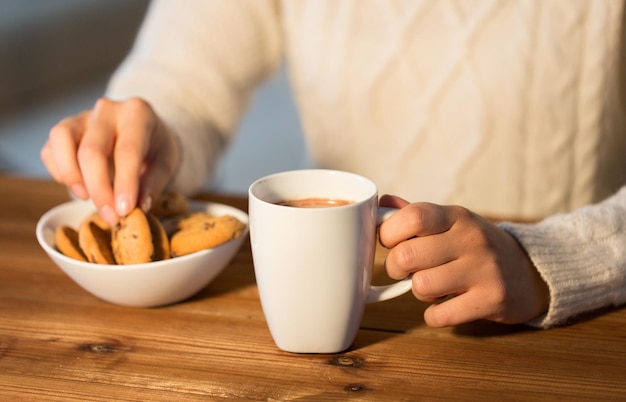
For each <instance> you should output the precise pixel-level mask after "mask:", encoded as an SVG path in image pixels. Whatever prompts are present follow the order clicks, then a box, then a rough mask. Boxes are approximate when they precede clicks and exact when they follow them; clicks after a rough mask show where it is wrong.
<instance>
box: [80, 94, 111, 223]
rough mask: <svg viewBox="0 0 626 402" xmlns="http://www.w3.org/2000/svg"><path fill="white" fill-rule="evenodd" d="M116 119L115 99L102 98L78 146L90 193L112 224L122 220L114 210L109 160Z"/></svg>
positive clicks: (103, 214) (105, 217)
mask: <svg viewBox="0 0 626 402" xmlns="http://www.w3.org/2000/svg"><path fill="white" fill-rule="evenodd" d="M115 118H116V117H115V107H114V105H113V102H111V101H108V100H106V99H100V100H98V102H96V105H95V107H94V109H93V111H92V112H91V114H90V117H89V120H88V125H87V127H86V130H85V134H84V136H83V138H82V140H81V142H80V144H79V147H78V163H79V165H80V168H81V171H82V173H83V177H85V185H86V187H87V192H88V193H89V196H90V198H91V200H92V201H93V203H94V204H95V205H96V207H97V208H98V210H99V212H100V215H101V216H102V217H103V218H104V219H105V220H107V221H108V222H109V223H115V222H117V220H118V219H119V218H118V216H117V214H116V213H115V210H114V201H113V198H114V197H113V184H112V174H113V172H112V170H113V166H112V164H111V163H110V162H109V161H110V157H111V155H112V154H113V148H114V145H115V143H116V138H115V137H116V134H117V132H116V128H115Z"/></svg>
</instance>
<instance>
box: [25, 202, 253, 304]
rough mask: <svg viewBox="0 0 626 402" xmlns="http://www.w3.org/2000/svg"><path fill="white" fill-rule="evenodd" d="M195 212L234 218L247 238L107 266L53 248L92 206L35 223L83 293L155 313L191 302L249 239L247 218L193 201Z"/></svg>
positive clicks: (79, 205) (59, 209)
mask: <svg viewBox="0 0 626 402" xmlns="http://www.w3.org/2000/svg"><path fill="white" fill-rule="evenodd" d="M189 207H190V210H191V211H207V212H210V213H212V214H215V215H225V214H230V215H233V216H234V217H236V218H237V219H239V220H240V221H241V222H243V223H245V224H246V229H245V231H244V233H243V234H242V235H241V236H239V237H237V238H236V239H233V240H231V241H229V242H227V243H224V244H222V245H220V246H218V247H215V248H212V249H208V250H202V251H198V252H196V253H193V254H188V255H184V256H181V257H176V258H170V259H168V260H163V261H155V262H150V263H145V264H134V265H105V264H93V263H89V262H83V261H78V260H75V259H73V258H69V257H66V256H65V255H63V254H61V253H60V252H59V251H57V250H56V248H55V246H54V231H55V230H56V228H57V227H58V226H60V225H69V226H71V227H73V228H76V229H77V228H78V225H79V223H80V222H81V221H82V220H83V219H85V218H86V217H87V216H88V215H90V214H91V213H93V212H94V211H95V208H94V206H93V204H92V203H91V202H86V201H71V202H67V203H65V204H61V205H58V206H56V207H54V208H52V209H51V210H50V211H48V212H46V213H45V214H44V215H43V216H42V217H41V218H40V219H39V222H37V229H36V234H37V241H38V242H39V244H40V245H41V247H42V248H43V249H44V250H45V252H46V253H47V254H48V255H49V256H50V258H51V259H52V260H53V261H54V262H55V263H56V264H57V265H58V266H59V268H61V270H63V272H65V273H66V274H67V275H68V276H69V277H70V278H72V279H73V280H74V281H75V282H76V283H77V284H78V285H80V286H81V287H82V288H83V289H85V290H86V291H88V292H89V293H91V294H93V295H94V296H96V297H98V298H100V299H102V300H105V301H107V302H110V303H113V304H119V305H122V306H131V307H155V306H161V305H166V304H171V303H175V302H178V301H181V300H184V299H186V298H188V297H191V296H193V295H194V294H195V293H197V292H198V291H200V290H201V289H202V288H204V287H205V286H207V285H208V284H209V283H210V282H211V281H212V280H213V279H214V278H215V277H216V276H217V275H218V274H219V273H220V272H222V270H223V269H224V268H225V267H226V266H227V265H228V263H229V262H230V260H231V259H232V258H233V257H234V256H235V254H236V253H237V250H239V248H240V247H241V245H242V243H243V241H244V239H245V237H246V236H247V234H248V215H247V214H246V213H245V212H243V211H241V210H239V209H237V208H234V207H231V206H228V205H223V204H217V203H207V202H200V201H190V202H189Z"/></svg>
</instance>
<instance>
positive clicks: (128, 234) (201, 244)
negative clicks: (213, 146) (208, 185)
mask: <svg viewBox="0 0 626 402" xmlns="http://www.w3.org/2000/svg"><path fill="white" fill-rule="evenodd" d="M245 228H246V225H245V224H244V223H242V222H240V221H239V220H238V219H237V218H235V217H233V216H230V215H224V216H213V215H211V214H209V213H207V212H194V213H190V212H189V205H188V202H187V199H186V198H185V197H184V196H182V195H181V194H179V193H176V192H169V193H166V194H163V195H162V196H161V197H160V198H159V199H157V200H156V202H155V203H154V204H153V206H152V208H151V209H150V211H148V212H147V213H144V212H143V211H142V210H141V209H139V208H136V209H134V210H133V211H132V212H131V213H130V214H128V215H127V216H125V217H124V218H122V219H121V220H120V222H119V223H118V224H117V225H115V226H114V227H110V226H109V225H108V224H107V223H106V222H105V221H104V220H103V219H102V218H101V217H100V216H99V215H98V214H97V213H94V214H92V215H90V216H89V217H87V218H86V219H85V220H83V221H82V222H81V224H80V225H79V227H78V229H74V228H72V227H69V226H60V227H58V228H57V230H56V232H55V244H56V248H57V249H58V250H59V251H60V252H61V253H63V254H64V255H66V256H68V257H71V258H74V259H77V260H81V261H87V262H92V263H96V264H120V265H128V264H141V263H146V262H152V261H159V260H165V259H168V258H171V257H179V256H182V255H186V254H190V253H193V252H196V251H200V250H203V249H208V248H212V247H216V246H219V245H220V244H223V243H225V242H227V241H229V240H232V239H234V238H236V237H238V236H240V235H241V234H242V233H243V232H244V230H245Z"/></svg>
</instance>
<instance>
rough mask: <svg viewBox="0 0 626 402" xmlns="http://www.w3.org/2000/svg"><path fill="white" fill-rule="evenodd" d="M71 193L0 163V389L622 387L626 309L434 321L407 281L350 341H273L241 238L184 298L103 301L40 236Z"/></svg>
mask: <svg viewBox="0 0 626 402" xmlns="http://www.w3.org/2000/svg"><path fill="white" fill-rule="evenodd" d="M68 198H69V197H68V195H67V192H66V191H65V189H64V188H62V187H61V186H59V185H57V184H54V183H52V182H47V181H37V180H30V179H23V178H10V177H2V176H0V399H1V400H16V401H18V400H63V401H67V400H81V401H83V400H96V401H99V400H102V401H112V400H124V401H131V400H132V401H134V400H137V401H154V400H167V401H174V400H185V401H187V400H223V399H233V400H255V401H283V400H285V401H286V400H311V401H318V400H329V401H330V400H332V401H336V400H342V399H350V400H385V401H402V400H439V399H464V400H485V399H489V400H491V399H503V398H505V399H513V400H542V401H547V400H555V399H566V400H572V399H580V400H611V399H614V400H617V399H626V309H613V310H609V311H605V312H603V313H602V314H596V315H594V316H590V317H586V318H585V319H584V320H580V321H579V322H577V323H575V324H572V325H570V326H567V327H562V328H557V329H553V330H532V329H529V328H527V327H524V326H505V325H497V324H493V323H488V322H477V323H472V324H467V325H462V326H458V327H455V328H448V329H431V328H428V327H427V326H426V325H425V324H424V322H423V319H422V312H423V310H424V308H425V307H426V305H425V304H424V303H421V302H419V301H417V300H415V299H414V298H413V297H412V295H411V294H407V295H405V296H403V297H400V298H398V299H395V300H392V301H388V302H383V303H379V304H375V305H369V306H368V307H367V309H366V312H365V316H364V318H363V322H362V327H361V330H360V332H359V333H358V335H357V339H356V342H355V344H354V346H353V347H352V348H351V349H350V350H349V351H347V352H345V353H341V354H335V355H295V354H290V353H286V352H282V351H280V350H278V349H277V348H276V346H275V345H274V343H273V342H272V339H271V337H270V334H269V332H268V329H267V327H266V324H265V320H264V317H263V313H262V311H261V306H260V303H259V298H258V293H257V289H256V287H255V280H254V274H253V268H252V259H251V255H250V246H249V244H248V243H246V244H245V245H244V247H243V248H242V249H241V251H240V252H239V253H238V254H237V256H236V257H235V259H234V260H233V261H232V263H231V264H230V265H229V266H228V268H227V269H226V270H225V271H224V272H223V273H222V274H220V276H219V277H218V278H217V279H216V280H215V281H214V282H213V283H211V284H210V285H209V286H208V287H207V288H205V289H204V290H203V291H201V292H200V293H199V294H198V295H196V296H195V297H193V298H192V299H190V300H187V301H185V302H182V303H179V304H176V305H172V306H168V307H162V308H154V309H139V308H125V307H119V306H115V305H111V304H108V303H106V302H103V301H100V300H98V299H96V298H95V297H93V296H91V295H90V294H88V293H87V292H85V291H84V290H83V289H82V288H80V287H79V286H78V285H76V284H75V283H74V282H73V281H72V280H70V279H69V278H68V277H67V276H65V274H64V273H63V272H62V271H61V270H60V269H59V268H57V267H56V266H55V265H54V264H53V263H52V261H51V260H50V259H49V258H48V257H47V256H46V255H45V253H44V252H43V250H42V249H41V248H40V247H39V245H38V244H37V242H36V240H35V235H34V233H35V224H36V222H37V220H38V218H39V217H40V216H41V215H42V214H43V213H44V212H45V211H46V210H48V209H49V208H51V207H53V206H55V205H57V204H59V203H61V202H64V201H66V200H68ZM201 198H203V199H210V200H217V201H220V202H225V203H229V204H232V205H235V206H238V207H240V208H244V209H245V207H246V201H245V199H243V198H237V197H223V196H222V197H218V196H209V195H205V196H202V197H201ZM377 261H378V264H377V265H378V266H379V267H378V268H377V270H381V268H380V265H381V261H382V257H379V258H378V260H377Z"/></svg>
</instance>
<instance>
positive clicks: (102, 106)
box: [93, 97, 116, 114]
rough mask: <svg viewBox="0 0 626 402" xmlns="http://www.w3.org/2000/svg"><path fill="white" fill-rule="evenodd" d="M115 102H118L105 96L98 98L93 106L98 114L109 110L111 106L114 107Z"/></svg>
mask: <svg viewBox="0 0 626 402" xmlns="http://www.w3.org/2000/svg"><path fill="white" fill-rule="evenodd" d="M115 104H116V102H115V101H112V100H111V99H108V98H105V97H101V98H98V99H97V100H96V103H95V104H94V107H93V110H94V113H96V114H100V113H103V112H105V111H107V110H109V109H110V108H112V107H113V106H114V105H115Z"/></svg>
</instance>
